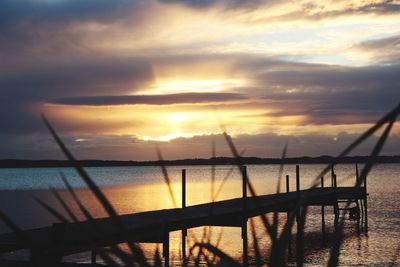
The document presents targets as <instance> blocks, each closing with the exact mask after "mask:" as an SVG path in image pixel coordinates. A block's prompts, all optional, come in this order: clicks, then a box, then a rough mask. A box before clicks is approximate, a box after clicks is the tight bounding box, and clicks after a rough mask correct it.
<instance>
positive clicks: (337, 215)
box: [333, 173, 339, 231]
mask: <svg viewBox="0 0 400 267" xmlns="http://www.w3.org/2000/svg"><path fill="white" fill-rule="evenodd" d="M333 188H334V192H335V205H334V206H333V211H334V213H335V231H337V230H338V226H339V203H338V199H337V179H336V174H335V173H334V174H333Z"/></svg>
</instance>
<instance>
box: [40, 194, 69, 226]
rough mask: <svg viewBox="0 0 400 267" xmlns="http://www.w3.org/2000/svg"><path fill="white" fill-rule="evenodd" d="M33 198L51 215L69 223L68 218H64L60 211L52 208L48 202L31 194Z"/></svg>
mask: <svg viewBox="0 0 400 267" xmlns="http://www.w3.org/2000/svg"><path fill="white" fill-rule="evenodd" d="M33 198H34V199H35V200H36V201H37V202H38V203H39V204H40V205H41V206H42V207H44V208H45V209H46V210H47V211H48V212H49V213H50V214H51V215H53V216H54V217H55V218H57V219H58V220H59V221H60V222H62V223H69V220H68V219H67V218H65V216H63V215H62V214H61V213H60V212H58V211H57V210H55V209H54V208H52V207H51V206H50V205H49V204H47V203H45V202H44V201H42V200H41V199H40V198H38V197H36V196H33Z"/></svg>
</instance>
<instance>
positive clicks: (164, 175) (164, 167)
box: [156, 146, 178, 208]
mask: <svg viewBox="0 0 400 267" xmlns="http://www.w3.org/2000/svg"><path fill="white" fill-rule="evenodd" d="M156 150H157V157H158V161H159V163H160V167H161V171H162V173H163V177H164V181H165V183H166V184H167V186H168V193H169V196H170V197H171V201H172V205H173V206H174V208H178V204H177V202H176V199H175V195H174V191H173V190H172V184H171V179H170V178H169V175H168V171H167V167H166V166H165V162H164V159H163V156H162V154H161V150H160V148H159V147H158V146H156Z"/></svg>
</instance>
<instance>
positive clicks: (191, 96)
mask: <svg viewBox="0 0 400 267" xmlns="http://www.w3.org/2000/svg"><path fill="white" fill-rule="evenodd" d="M399 29H400V1H308V0H304V1H295V2H293V1H274V0H265V1H263V0H249V1H238V0H207V1H194V0H193V1H179V0H159V1H156V0H133V1H124V0H85V1H82V0H70V1H61V0H52V1H33V0H21V1H12V0H5V1H1V2H0V61H1V65H0V90H1V97H0V106H1V112H0V119H1V121H2V127H1V132H0V141H1V144H2V149H0V158H21V159H44V158H46V159H47V158H62V155H61V154H60V152H59V151H58V149H57V147H56V146H55V145H54V142H53V141H52V140H51V138H50V136H49V134H48V132H47V130H46V129H45V127H44V126H43V123H42V122H41V121H40V114H41V113H43V114H45V115H46V116H47V117H48V118H49V119H50V121H51V122H52V123H53V124H54V126H55V128H56V129H57V130H58V132H59V133H60V134H61V135H62V136H63V140H65V142H66V143H67V145H68V146H69V147H71V149H72V151H73V152H74V153H75V154H76V155H78V158H81V159H88V158H91V159H124V160H128V159H131V160H152V159H156V156H155V150H154V148H155V145H156V143H157V144H158V145H159V146H160V147H161V148H162V149H163V151H164V154H165V157H166V158H170V159H175V158H176V159H178V158H195V157H210V153H211V143H212V142H216V144H217V154H218V155H220V156H222V155H224V156H226V155H229V151H228V149H227V147H226V145H225V144H224V140H223V138H222V137H221V133H222V129H221V125H220V122H219V120H220V121H222V122H223V124H224V125H225V126H226V128H227V130H228V131H229V133H230V134H231V135H232V136H233V138H234V140H235V142H236V143H237V145H238V146H239V147H240V148H241V149H245V150H246V154H245V155H247V156H259V157H279V155H280V151H281V150H282V147H283V146H284V144H285V143H288V147H289V150H288V156H319V155H326V154H327V155H334V154H336V153H337V152H338V151H339V150H340V149H341V148H343V147H344V146H345V145H346V144H348V143H349V142H351V141H352V140H353V139H354V138H355V136H357V135H358V134H360V133H361V132H362V131H364V130H365V129H367V128H368V127H369V126H370V125H371V124H372V123H374V122H375V121H376V120H377V119H378V118H379V117H381V116H382V115H383V114H385V113H386V112H387V111H389V110H390V109H392V108H393V107H394V106H396V105H397V104H398V103H399V100H400V75H399V73H400V30H399ZM388 142H389V143H390V144H389V145H388V146H387V148H386V150H384V153H386V154H398V151H399V148H400V136H399V130H398V129H396V128H395V129H394V131H393V134H392V136H391V138H390V140H389V141H388ZM357 153H359V154H365V152H364V151H363V150H362V149H361V150H360V151H358V152H357Z"/></svg>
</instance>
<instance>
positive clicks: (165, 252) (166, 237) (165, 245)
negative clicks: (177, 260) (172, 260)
mask: <svg viewBox="0 0 400 267" xmlns="http://www.w3.org/2000/svg"><path fill="white" fill-rule="evenodd" d="M163 257H164V266H165V267H169V232H168V231H166V233H165V234H164V243H163Z"/></svg>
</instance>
